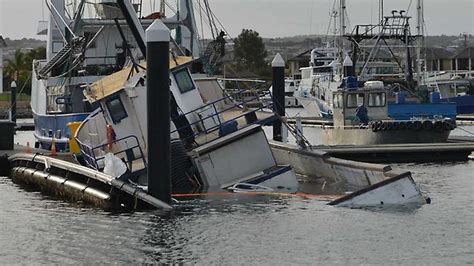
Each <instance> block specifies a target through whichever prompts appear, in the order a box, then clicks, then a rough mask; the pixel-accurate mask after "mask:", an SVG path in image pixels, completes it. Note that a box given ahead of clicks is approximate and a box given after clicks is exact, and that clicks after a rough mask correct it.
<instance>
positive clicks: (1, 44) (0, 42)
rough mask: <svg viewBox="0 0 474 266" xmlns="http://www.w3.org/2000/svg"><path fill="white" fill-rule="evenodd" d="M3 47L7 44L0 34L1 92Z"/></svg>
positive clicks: (1, 86)
mask: <svg viewBox="0 0 474 266" xmlns="http://www.w3.org/2000/svg"><path fill="white" fill-rule="evenodd" d="M5 47H7V44H6V43H5V40H4V39H3V37H2V36H1V35H0V93H3V48H5Z"/></svg>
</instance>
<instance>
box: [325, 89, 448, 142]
mask: <svg viewBox="0 0 474 266" xmlns="http://www.w3.org/2000/svg"><path fill="white" fill-rule="evenodd" d="M387 98H388V97H387V91H386V90H385V89H384V86H383V83H382V82H380V81H374V82H366V83H365V86H364V87H362V88H342V89H340V90H338V91H336V92H334V93H333V103H334V104H333V112H334V115H333V120H334V126H332V127H325V128H323V130H322V139H323V143H324V144H326V145H370V144H395V143H396V144H401V143H435V142H446V141H447V139H448V136H449V134H450V132H451V130H453V129H454V128H455V127H456V122H455V120H454V119H455V118H454V119H451V118H445V117H438V118H436V117H435V118H433V117H429V116H427V117H423V114H422V113H419V112H418V113H417V116H416V117H411V112H413V111H414V110H416V109H410V106H409V105H405V104H403V103H400V104H399V108H398V110H403V109H404V108H407V109H408V110H407V112H408V114H404V115H403V114H402V112H401V111H398V114H399V115H400V116H401V117H398V118H397V119H394V118H393V117H391V116H390V115H389V112H388V110H389V105H388V104H387ZM441 105H442V104H441ZM414 106H415V107H416V106H417V104H415V105H414ZM449 107H450V108H451V109H454V106H453V105H448V108H449ZM360 110H364V112H363V113H362V114H361V112H360ZM428 115H429V114H428Z"/></svg>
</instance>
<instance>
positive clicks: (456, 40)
mask: <svg viewBox="0 0 474 266" xmlns="http://www.w3.org/2000/svg"><path fill="white" fill-rule="evenodd" d="M330 40H331V37H328V36H325V35H299V36H293V37H283V38H264V39H263V42H264V43H265V47H266V48H267V51H268V57H267V61H269V62H270V61H271V60H272V59H273V57H274V56H275V55H276V54H277V53H280V54H281V55H282V56H283V58H285V59H290V58H292V57H294V56H296V55H298V54H300V53H302V52H304V51H307V50H309V49H312V48H314V47H317V46H321V45H323V44H324V43H325V42H327V41H330ZM425 46H426V47H439V48H445V49H447V50H451V51H456V50H458V49H460V48H463V47H465V46H474V36H473V35H466V36H464V35H458V36H447V35H440V36H426V37H425Z"/></svg>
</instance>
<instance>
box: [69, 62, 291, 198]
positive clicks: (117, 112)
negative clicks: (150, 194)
mask: <svg viewBox="0 0 474 266" xmlns="http://www.w3.org/2000/svg"><path fill="white" fill-rule="evenodd" d="M171 59H172V60H171V66H170V72H171V73H170V84H171V89H170V90H171V95H172V101H171V102H172V103H171V116H172V122H171V128H172V132H171V136H172V142H171V161H172V162H171V164H172V165H171V169H172V171H171V175H172V187H173V191H174V192H191V191H215V190H227V189H228V190H231V191H234V190H235V191H242V190H245V189H247V190H250V191H255V190H262V189H264V190H265V191H276V192H287V193H291V192H296V191H297V189H298V181H297V179H296V176H295V174H294V172H293V170H292V168H291V167H290V166H288V165H278V164H277V163H276V161H275V159H274V157H273V154H272V151H271V149H270V146H269V144H268V141H267V139H266V136H265V133H264V132H263V130H262V128H261V126H260V124H259V123H263V120H265V119H270V118H271V114H270V115H269V114H264V115H263V116H262V115H261V113H259V112H258V111H259V110H263V107H261V108H260V109H258V110H247V111H246V110H243V109H242V106H244V105H245V103H232V104H230V106H229V97H224V98H221V99H218V100H212V101H211V100H209V99H207V101H208V102H205V100H204V99H203V96H202V94H201V93H200V92H199V90H198V87H197V85H196V83H195V82H194V80H193V79H192V76H191V73H190V72H189V69H188V67H189V66H190V65H191V64H192V62H193V60H192V58H189V57H171ZM130 71H131V70H130V69H124V70H122V71H119V72H117V73H114V74H112V75H110V76H108V77H106V78H104V79H102V80H99V81H97V82H95V83H93V84H92V85H91V87H90V88H89V89H88V90H86V92H85V95H86V98H87V100H88V101H89V102H90V103H91V104H98V105H99V106H100V108H99V109H97V110H96V111H95V112H94V113H92V114H91V115H90V116H89V117H88V118H86V119H85V120H84V122H83V123H82V124H81V126H80V127H79V129H78V130H77V132H76V135H75V139H76V140H77V142H78V144H79V147H80V152H81V155H82V158H83V163H84V164H85V165H87V166H89V167H91V168H93V169H96V170H99V171H104V169H105V168H106V165H107V160H108V159H107V154H109V155H108V156H109V157H110V156H111V155H110V154H112V155H113V157H116V158H118V162H119V164H121V163H120V162H123V164H124V165H125V166H126V171H125V172H123V173H120V174H117V177H119V176H120V177H121V178H126V180H130V181H131V182H134V183H136V184H138V185H141V186H145V187H146V185H147V178H146V172H147V165H148V156H147V141H146V140H147V135H146V134H147V130H146V129H147V122H146V121H147V119H146V100H147V99H146V86H145V83H146V79H145V73H144V72H143V70H140V69H139V70H138V71H137V72H133V74H132V75H131V76H130V78H128V76H129V74H130ZM206 82H207V83H209V81H206ZM212 85H213V86H220V85H219V83H218V82H217V81H216V82H215V83H213V84H212ZM249 101H250V100H249ZM221 108H222V109H221Z"/></svg>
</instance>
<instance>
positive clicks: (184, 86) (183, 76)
mask: <svg viewBox="0 0 474 266" xmlns="http://www.w3.org/2000/svg"><path fill="white" fill-rule="evenodd" d="M174 78H175V79H176V83H177V84H178V88H179V91H180V92H181V93H185V92H188V91H192V90H194V83H193V80H192V79H191V77H190V76H189V73H188V69H187V68H185V69H182V70H179V71H177V72H174Z"/></svg>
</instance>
